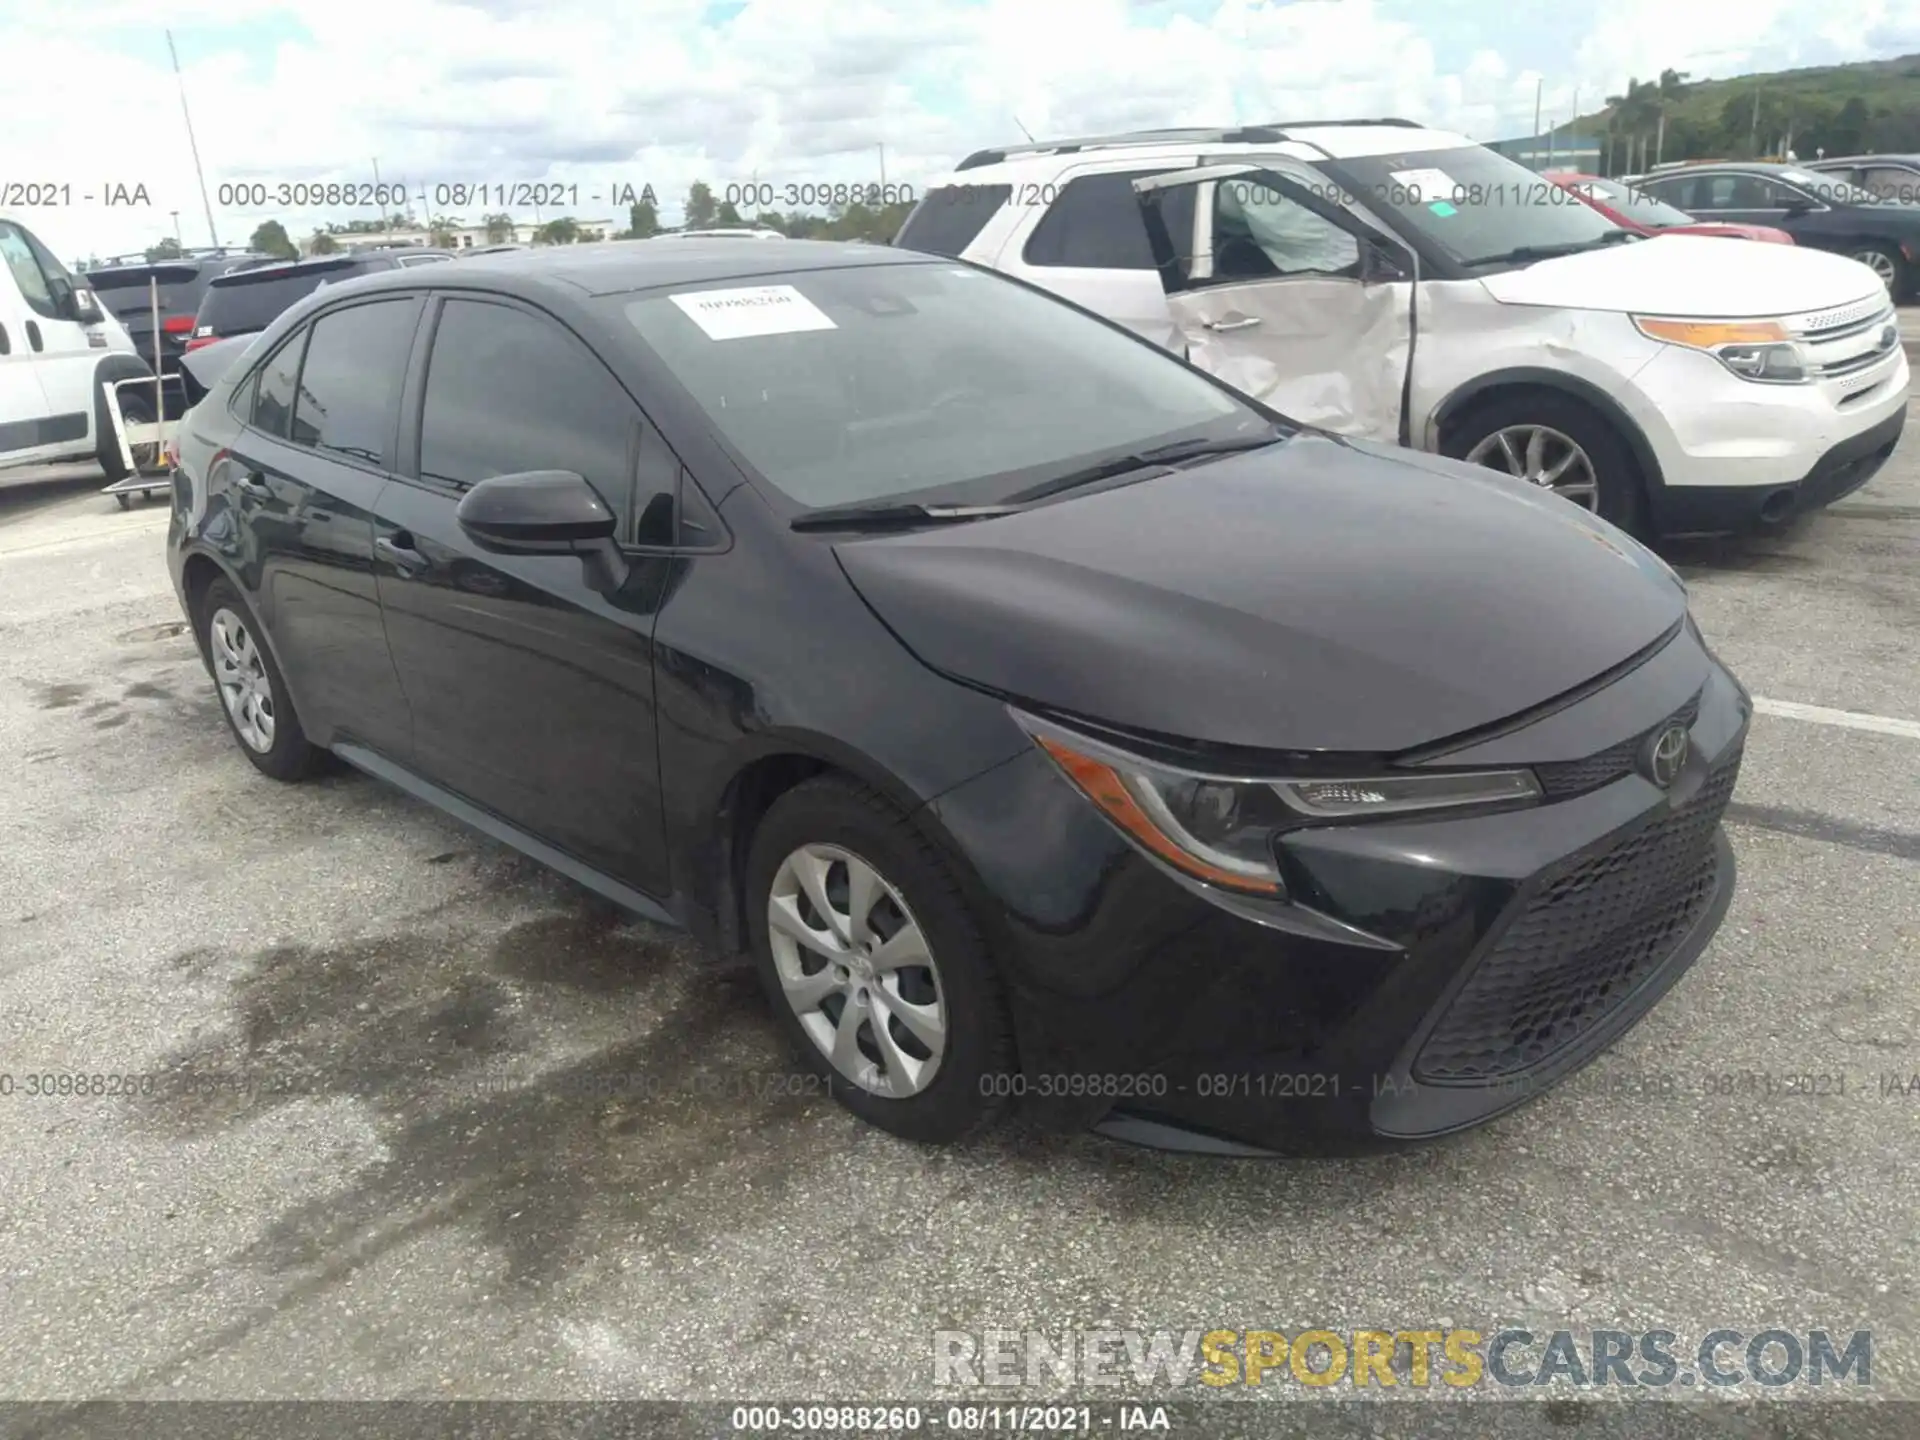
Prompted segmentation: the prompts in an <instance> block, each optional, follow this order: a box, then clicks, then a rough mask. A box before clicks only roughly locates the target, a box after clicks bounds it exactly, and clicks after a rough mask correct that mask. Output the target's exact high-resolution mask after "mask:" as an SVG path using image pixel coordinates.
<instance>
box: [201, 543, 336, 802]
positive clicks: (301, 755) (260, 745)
mask: <svg viewBox="0 0 1920 1440" xmlns="http://www.w3.org/2000/svg"><path fill="white" fill-rule="evenodd" d="M194 633H195V634H196V636H197V637H198V638H199V641H200V653H201V654H202V655H204V656H205V657H206V660H207V666H208V668H209V669H210V670H211V671H212V672H213V683H214V689H215V692H216V694H217V696H218V698H219V700H220V713H221V714H222V715H223V716H225V717H226V721H227V729H228V730H229V731H231V732H232V734H233V739H234V743H235V744H236V745H238V746H239V747H240V753H241V754H242V755H245V756H246V757H247V759H249V760H250V761H252V762H253V768H254V769H256V770H258V771H259V772H260V773H261V774H262V775H266V776H270V777H271V778H273V779H275V780H282V781H296V780H304V779H306V778H307V777H308V776H310V775H312V774H314V773H315V772H317V771H318V770H319V769H320V768H321V767H322V766H323V765H324V763H325V761H326V751H324V750H322V749H320V748H319V747H318V746H316V745H314V744H312V743H311V742H309V741H308V739H307V735H306V732H305V731H304V730H302V729H301V728H300V717H299V715H297V714H296V713H295V712H294V708H293V697H292V696H291V695H289V694H288V693H287V682H286V679H285V678H284V677H283V676H282V675H281V674H280V667H279V666H278V665H277V664H275V663H274V659H273V651H272V650H271V649H269V648H268V646H267V642H266V637H265V634H264V633H263V632H262V631H261V629H260V624H259V622H258V621H257V620H255V619H254V617H253V611H252V610H251V609H249V608H248V606H247V602H246V601H245V600H242V599H241V598H240V592H239V591H238V590H236V589H235V588H234V587H233V583H232V582H231V581H229V580H227V579H225V578H224V577H223V578H221V579H218V580H215V581H214V582H213V583H212V584H210V585H209V586H207V588H206V592H205V593H204V594H203V595H201V597H200V604H199V606H198V608H197V611H196V614H195V616H194Z"/></svg>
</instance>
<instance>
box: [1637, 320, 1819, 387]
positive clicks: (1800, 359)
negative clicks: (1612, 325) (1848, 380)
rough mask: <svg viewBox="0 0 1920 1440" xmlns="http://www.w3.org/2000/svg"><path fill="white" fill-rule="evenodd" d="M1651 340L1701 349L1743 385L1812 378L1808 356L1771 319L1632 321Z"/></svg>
mask: <svg viewBox="0 0 1920 1440" xmlns="http://www.w3.org/2000/svg"><path fill="white" fill-rule="evenodd" d="M1633 323H1634V327H1635V328H1636V329H1638V330H1639V332H1640V333H1641V334H1642V335H1645V336H1646V337H1647V338H1648V339H1649V340H1664V341H1665V342H1666V343H1667V344H1669V345H1685V346H1687V347H1688V348H1689V349H1692V350H1704V351H1706V352H1707V353H1708V354H1709V355H1711V356H1713V358H1714V359H1716V360H1718V361H1719V362H1720V363H1721V364H1722V365H1724V366H1726V367H1727V369H1729V370H1731V371H1732V372H1733V373H1734V374H1736V375H1738V376H1739V377H1740V378H1741V379H1742V380H1758V381H1762V382H1765V383H1767V384H1773V385H1798V384H1800V383H1802V382H1803V381H1805V380H1808V379H1810V378H1811V372H1810V370H1809V369H1808V365H1807V356H1806V352H1805V351H1804V350H1802V349H1801V348H1800V345H1799V344H1798V343H1797V342H1796V341H1795V340H1794V339H1793V337H1792V336H1791V335H1789V334H1788V333H1787V328H1786V327H1785V326H1784V325H1782V324H1780V323H1779V322H1778V321H1775V320H1666V319H1661V318H1659V317H1657V316H1652V315H1636V316H1634V317H1633Z"/></svg>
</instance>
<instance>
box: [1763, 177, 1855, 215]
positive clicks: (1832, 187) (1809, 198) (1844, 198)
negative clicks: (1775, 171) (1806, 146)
mask: <svg viewBox="0 0 1920 1440" xmlns="http://www.w3.org/2000/svg"><path fill="white" fill-rule="evenodd" d="M1773 190H1774V192H1775V193H1776V195H1778V197H1779V198H1778V199H1776V200H1775V201H1774V205H1775V206H1776V208H1777V207H1780V206H1785V205H1805V204H1809V203H1811V204H1817V205H1875V204H1878V203H1879V201H1880V197H1879V196H1878V195H1876V194H1874V193H1873V191H1871V190H1867V189H1863V188H1862V187H1860V186H1858V185H1856V184H1854V183H1853V181H1852V180H1851V179H1850V178H1849V177H1848V176H1846V175H1816V174H1815V173H1814V172H1813V171H1811V170H1783V171H1781V172H1780V180H1779V182H1778V183H1776V184H1775V185H1774V186H1773Z"/></svg>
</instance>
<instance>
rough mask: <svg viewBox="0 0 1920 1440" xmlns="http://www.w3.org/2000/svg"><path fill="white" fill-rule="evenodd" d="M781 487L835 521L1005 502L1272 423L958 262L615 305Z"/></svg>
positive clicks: (1053, 303)
mask: <svg viewBox="0 0 1920 1440" xmlns="http://www.w3.org/2000/svg"><path fill="white" fill-rule="evenodd" d="M604 303H606V304H607V305H609V306H615V307H618V308H619V310H621V311H624V312H625V314H626V316H627V318H628V320H629V321H630V322H631V323H632V324H633V325H634V326H635V327H637V328H638V329H639V331H640V333H641V335H642V337H643V338H644V339H645V340H646V342H647V344H648V345H649V346H651V347H652V348H653V350H654V351H655V352H656V353H657V354H658V355H659V356H660V357H661V358H662V359H663V360H664V362H665V363H666V365H667V367H668V368H669V369H670V370H671V371H672V372H673V375H674V377H675V378H676V379H677V380H678V381H679V382H680V383H681V385H683V386H684V387H685V388H686V389H687V390H688V391H689V392H690V393H691V395H692V396H693V399H694V400H695V402H696V403H697V404H698V405H699V406H700V407H701V409H702V410H704V411H705V412H706V417H707V420H708V423H709V424H710V425H711V426H712V427H713V429H714V430H715V431H717V432H718V433H719V434H720V435H721V436H723V437H724V438H725V439H726V441H727V442H728V443H729V444H730V445H731V446H732V447H733V448H734V449H735V450H736V451H738V452H739V454H740V455H741V456H742V457H744V458H745V460H746V461H747V463H748V464H750V465H751V466H753V467H754V468H755V469H756V470H758V471H759V472H760V474H761V475H762V476H764V477H765V478H766V479H767V480H768V481H769V482H770V483H771V484H772V485H774V486H776V487H777V488H778V489H779V490H781V491H783V492H784V493H785V494H786V495H788V496H789V497H791V498H792V499H794V500H795V501H797V502H799V503H800V504H802V505H806V506H812V507H819V506H827V505H837V504H842V503H847V502H855V501H868V500H877V499H880V498H882V497H892V496H904V495H914V496H916V497H919V496H922V495H925V494H926V493H927V492H929V491H934V490H945V491H946V492H947V493H948V495H949V496H950V497H951V498H955V499H967V500H974V499H978V500H980V501H991V500H994V499H1003V498H1005V497H1006V496H1007V495H1010V494H1012V493H1013V492H1015V491H1016V490H1019V489H1021V488H1024V487H1025V486H1026V485H1029V484H1036V483H1039V482H1040V481H1041V480H1044V479H1050V478H1053V477H1055V476H1057V475H1060V474H1062V473H1064V472H1065V471H1067V470H1070V469H1074V468H1077V467H1078V466H1080V465H1082V464H1087V463H1092V462H1094V461H1096V460H1104V459H1108V458H1112V457H1114V456H1116V455H1119V454H1123V453H1127V452H1128V451H1130V450H1132V449H1134V448H1136V447H1138V446H1142V445H1154V444H1159V443H1161V442H1164V441H1172V440H1180V439H1187V438H1199V437H1201V436H1205V437H1207V438H1213V437H1216V436H1218V437H1225V436H1234V437H1238V436H1242V435H1250V434H1254V433H1257V432H1262V431H1264V430H1265V428H1266V425H1267V423H1268V422H1266V421H1265V420H1264V419H1263V417H1261V416H1260V415H1258V414H1257V413H1256V412H1254V411H1251V410H1249V409H1248V408H1247V407H1246V406H1245V405H1243V404H1242V403H1241V402H1240V401H1238V400H1237V399H1235V398H1234V397H1233V395H1232V394H1231V393H1230V392H1228V391H1226V390H1224V389H1222V388H1221V387H1220V386H1218V385H1215V384H1213V383H1212V382H1210V381H1208V380H1206V379H1204V378H1202V377H1201V376H1198V375H1195V374H1193V373H1192V372H1190V371H1188V370H1187V369H1185V367H1183V366H1181V365H1180V364H1179V363H1178V362H1176V361H1175V360H1173V359H1172V358H1171V357H1170V356H1169V355H1167V353H1166V352H1165V351H1163V350H1161V349H1160V348H1159V347H1158V346H1156V345H1152V344H1149V343H1148V342H1146V341H1144V340H1140V339H1138V338H1136V337H1134V336H1132V335H1129V334H1127V333H1126V332H1125V331H1122V330H1118V329H1115V328H1113V327H1111V326H1108V325H1105V324H1102V323H1101V322H1100V321H1098V320H1096V319H1093V318H1092V317H1091V316H1088V315H1085V314H1082V313H1081V312H1079V311H1077V310H1075V309H1073V308H1071V307H1070V306H1067V305H1062V304H1061V303H1059V302H1058V301H1057V300H1054V299H1053V298H1051V297H1050V296H1047V295H1043V294H1041V293H1039V292H1037V291H1034V290H1031V289H1029V288H1028V287H1026V286H1024V285H1016V284H1014V283H1012V282H1011V281H1008V280H1004V279H1001V278H1000V277H999V276H996V275H993V274H990V273H988V272H985V271H981V270H975V269H972V268H971V267H968V266H964V265H955V264H952V263H950V262H938V261H926V262H922V263H919V264H898V263H896V264H890V265H865V266H854V267H849V268H847V269H839V270H819V271H804V272H799V273H788V274H775V275H768V276H757V277H755V279H754V281H753V283H752V284H749V285H740V284H738V283H737V282H735V283H718V284H712V285H707V286H701V287H690V288H689V289H688V290H686V291H680V292H676V293H669V294H654V295H650V296H648V297H646V298H644V299H639V300H631V299H627V298H609V299H608V300H607V301H606V302H604Z"/></svg>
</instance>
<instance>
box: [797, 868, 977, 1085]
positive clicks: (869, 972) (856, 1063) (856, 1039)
mask: <svg viewBox="0 0 1920 1440" xmlns="http://www.w3.org/2000/svg"><path fill="white" fill-rule="evenodd" d="M767 938H768V942H769V945H770V948H771V949H772V951H773V962H774V968H775V971H776V973H777V974H778V976H779V981H780V988H781V992H782V994H783V995H784V996H785V998H786V1001H787V1004H788V1005H789V1006H790V1007H792V1010H793V1013H794V1017H795V1018H796V1019H797V1020H798V1021H799V1022H800V1028H801V1029H802V1030H803V1031H804V1032H805V1033H806V1036H807V1038H808V1039H809V1040H811V1041H812V1042H813V1043H814V1045H815V1046H817V1047H818V1048H819V1050H820V1053H821V1054H822V1055H824V1056H825V1057H826V1059H827V1062H828V1063H829V1064H830V1065H832V1066H833V1068H834V1070H835V1071H836V1072H837V1073H838V1074H839V1075H840V1076H841V1077H842V1078H843V1079H846V1080H849V1081H851V1082H852V1083H853V1084H855V1085H857V1086H859V1087H860V1088H861V1089H862V1090H865V1091H867V1092H868V1093H869V1094H873V1095H878V1096H884V1097H886V1098H889V1099H905V1098H907V1097H909V1096H913V1095H917V1094H919V1093H920V1092H921V1091H923V1090H925V1089H926V1088H927V1086H929V1085H930V1084H932V1083H933V1079H934V1076H935V1075H937V1074H938V1073H939V1071H940V1062H941V1060H942V1059H943V1058H944V1057H945V1055H946V1049H947V1011H946V1003H945V1000H944V998H943V995H942V991H941V986H940V972H939V969H938V967H937V966H936V965H935V963H934V957H933V952H932V949H931V947H930V946H929V944H928V941H927V937H926V934H925V932H924V931H922V930H921V928H920V923H919V921H918V920H916V919H915V918H914V915H913V912H912V911H911V910H910V909H908V907H907V903H906V901H905V900H904V899H903V898H902V897H901V894H900V892H899V891H898V890H897V889H895V888H894V886H893V885H891V884H890V883H889V882H888V881H887V878H886V877H885V876H884V875H882V874H881V873H880V871H879V870H878V869H876V868H875V867H874V866H873V865H871V864H869V863H868V862H867V861H866V860H864V859H862V858H861V857H860V856H858V855H856V854H854V853H853V852H852V851H850V850H846V849H843V848H841V847H840V846H837V845H826V844H807V845H802V846H800V847H799V848H798V849H796V850H794V851H793V852H792V853H790V854H789V855H788V856H787V857H786V858H785V859H784V860H782V861H781V862H780V865H779V868H778V869H776V870H775V871H774V875H773V884H772V886H771V887H770V889H769V892H768V896H767Z"/></svg>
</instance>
